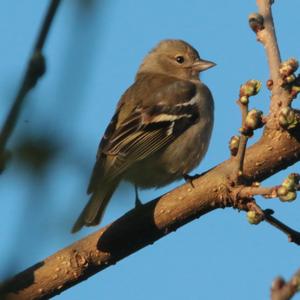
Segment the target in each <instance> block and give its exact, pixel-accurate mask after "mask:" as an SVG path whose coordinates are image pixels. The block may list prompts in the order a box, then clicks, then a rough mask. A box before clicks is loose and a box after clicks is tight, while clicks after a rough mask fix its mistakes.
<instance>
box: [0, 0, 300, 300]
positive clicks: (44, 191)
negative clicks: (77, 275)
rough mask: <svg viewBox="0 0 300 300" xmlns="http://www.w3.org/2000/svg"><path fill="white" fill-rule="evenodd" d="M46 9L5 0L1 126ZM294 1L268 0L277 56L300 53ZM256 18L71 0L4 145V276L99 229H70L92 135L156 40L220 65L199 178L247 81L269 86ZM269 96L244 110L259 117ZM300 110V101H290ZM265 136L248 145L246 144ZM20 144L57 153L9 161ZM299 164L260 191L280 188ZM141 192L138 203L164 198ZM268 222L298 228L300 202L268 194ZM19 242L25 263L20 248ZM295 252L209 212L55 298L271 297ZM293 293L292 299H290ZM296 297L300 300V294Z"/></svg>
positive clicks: (206, 5)
mask: <svg viewBox="0 0 300 300" xmlns="http://www.w3.org/2000/svg"><path fill="white" fill-rule="evenodd" d="M47 4H48V1H34V0H27V1H17V0H9V1H8V0H6V1H2V3H1V9H0V32H1V38H2V43H1V46H0V57H1V58H2V59H1V68H0V107H1V110H0V122H1V123H0V124H2V123H3V120H4V118H5V116H6V114H7V111H8V109H9V107H10V105H11V103H12V99H13V97H14V95H15V93H16V90H17V88H18V85H19V83H20V79H21V77H22V74H23V72H24V68H25V65H26V62H27V59H28V57H29V53H30V51H31V49H32V47H33V42H34V40H35V37H36V35H37V32H38V28H39V25H40V22H41V20H42V18H43V15H44V13H45V10H46V7H47ZM299 9H300V2H299V0H289V1H275V5H274V18H275V21H276V27H277V34H278V40H279V43H280V49H281V54H282V58H283V59H287V58H289V57H292V56H293V57H297V58H300V39H299V38H298V37H299V30H298V28H299ZM254 11H256V5H255V0H248V1H234V0H231V1H229V0H223V1H203V0H200V1H199V0H198V1H196V0H189V1H186V2H184V1H179V0H172V1H169V0H166V1H158V0H154V1H134V0H127V1H121V0H118V1H117V0H116V1H107V0H106V1H100V0H98V1H97V0H65V1H62V5H61V7H60V9H59V11H58V14H57V16H56V18H55V22H54V24H53V27H52V28H51V32H50V34H49V37H48V40H47V44H46V48H45V55H46V58H47V73H46V75H45V76H44V77H43V79H42V80H41V81H40V82H39V84H38V86H37V87H36V88H35V89H34V91H32V92H31V93H30V95H29V96H28V98H27V99H26V104H25V106H24V109H23V111H22V114H21V116H20V119H19V122H18V125H17V127H16V130H15V132H14V134H13V136H12V138H11V140H10V142H9V145H8V148H9V149H10V150H11V151H12V153H13V154H14V155H13V158H12V159H11V161H10V163H9V165H8V167H7V169H6V171H5V172H4V173H3V174H2V175H1V177H0V195H1V196H0V197H1V200H2V201H1V203H2V206H1V211H0V219H1V225H0V236H1V247H0V266H1V267H0V279H3V278H5V277H6V276H8V275H12V274H14V273H16V272H18V271H21V270H22V269H24V268H26V267H28V266H30V265H32V264H34V263H36V262H37V261H39V260H41V259H43V258H45V257H47V256H49V255H50V254H52V253H54V252H55V251H57V250H59V249H60V248H62V247H65V246H67V245H69V244H70V243H72V242H74V241H75V240H77V239H79V238H80V237H83V236H85V235H87V234H88V233H89V232H93V231H94V230H96V229H87V230H84V231H82V232H80V234H78V235H71V234H70V233H69V230H70V228H71V226H72V224H73V222H74V220H75V218H76V217H77V215H78V214H79V212H80V210H81V208H82V207H83V205H84V203H85V202H86V201H87V196H86V195H85V190H86V186H87V183H88V180H89V176H90V172H91V169H92V166H93V163H94V160H95V154H96V150H97V146H98V142H99V139H100V137H101V136H102V134H103V131H104V130H105V127H106V125H107V123H108V122H109V120H110V118H111V116H112V114H113V111H114V108H115V105H116V103H117V101H118V100H119V98H120V96H121V95H122V93H123V92H124V90H125V89H126V88H127V87H128V86H129V85H130V84H131V83H132V82H133V79H134V76H135V73H136V70H137V68H138V66H139V64H140V62H141V60H142V59H143V57H144V56H145V55H146V54H147V53H148V51H149V50H150V49H151V48H153V47H154V46H155V45H156V44H157V43H158V42H159V41H160V40H161V39H165V38H179V39H183V40H186V41H187V42H189V43H191V44H192V45H193V46H194V47H195V48H196V49H198V50H199V52H200V55H201V56H202V57H203V58H205V59H208V60H212V61H214V62H216V63H217V66H216V67H215V68H213V69H211V70H209V71H207V72H206V73H205V74H203V76H202V79H203V81H204V82H205V83H206V84H207V85H208V86H209V87H210V89H211V90H212V92H213V95H214V99H215V107H216V109H215V117H216V121H215V127H214V131H213V136H212V141H211V145H210V148H209V151H208V153H207V155H206V157H205V159H204V161H203V162H202V163H201V165H200V166H199V167H198V168H197V169H196V170H195V172H199V173H201V172H203V171H205V170H207V169H209V168H211V167H212V166H214V165H216V164H218V163H220V162H222V161H223V160H225V159H227V158H228V156H229V152H228V146H227V145H228V140H229V138H230V137H231V136H232V135H234V134H236V133H237V130H238V128H239V127H240V113H239V109H238V107H237V105H236V104H235V100H236V98H237V96H238V91H239V86H240V84H241V83H243V82H245V81H246V80H248V79H259V80H262V81H263V82H265V81H266V80H267V79H268V68H267V62H266V58H265V55H264V50H263V47H262V46H261V45H260V44H259V43H257V42H256V40H255V35H254V34H253V32H252V31H251V30H250V29H249V28H248V23H247V17H248V15H249V14H250V13H252V12H254ZM268 104H269V98H268V92H267V91H266V89H263V91H262V92H261V93H260V94H259V95H258V96H256V97H255V98H254V99H253V100H252V101H251V105H252V106H255V107H256V108H259V109H262V110H263V111H265V112H266V111H267V109H268ZM295 106H297V107H298V108H299V106H300V105H299V100H296V101H295ZM259 134H260V132H257V133H256V137H254V138H253V139H252V141H251V143H252V142H254V141H255V140H256V138H257V137H258V136H259ZM28 136H31V137H34V138H35V139H38V140H39V141H42V143H45V144H47V143H48V142H49V143H50V142H51V143H52V144H53V145H54V146H53V147H54V149H57V152H55V153H57V155H54V157H53V159H51V161H50V163H49V164H48V165H47V167H45V168H44V169H42V170H39V172H34V171H33V170H32V169H31V168H29V167H28V164H27V165H26V164H25V163H24V162H23V163H22V160H21V159H20V158H19V157H18V155H17V154H16V153H17V151H16V149H18V147H19V145H20V143H21V142H22V141H23V140H24V139H25V140H26V138H27V139H28ZM299 166H300V164H299V163H298V164H297V165H295V166H293V167H291V168H289V169H288V170H285V171H283V172H280V173H279V174H277V175H276V176H273V177H272V178H271V179H269V180H267V181H266V182H265V183H264V184H266V185H275V184H278V183H280V182H281V181H282V179H283V178H284V177H285V176H286V175H287V174H288V173H290V172H296V171H298V172H299ZM178 184H180V182H179V183H174V184H172V185H171V186H168V187H165V188H163V189H160V190H148V191H142V192H141V198H142V200H143V201H148V200H151V199H153V198H154V197H156V196H158V195H160V194H162V193H164V192H166V191H168V190H170V189H171V188H173V187H175V186H176V185H178ZM259 203H260V204H261V205H262V206H263V207H268V208H272V209H274V210H275V211H276V216H277V217H278V218H280V219H281V220H283V221H285V222H287V223H288V224H289V225H291V226H292V227H294V228H296V229H297V228H298V229H299V227H300V226H299V211H300V205H299V203H298V202H297V201H295V202H294V203H290V204H283V203H279V201H277V200H262V199H259ZM133 204H134V190H133V188H132V187H131V186H130V185H129V184H122V185H121V186H120V187H119V189H118V190H117V191H116V193H115V194H114V197H113V199H112V201H111V203H110V205H109V208H108V210H107V212H106V215H105V217H104V220H103V224H104V223H108V222H111V221H113V220H114V219H116V218H117V217H119V216H121V215H122V214H123V213H125V212H126V211H128V210H129V209H131V208H132V207H133ZM20 247H22V252H21V255H20V252H19V249H20ZM299 267H300V265H299V248H298V247H297V246H295V245H293V244H290V243H288V241H287V238H286V237H285V236H284V235H282V234H281V233H280V232H278V231H276V230H275V229H274V228H272V227H270V226H269V225H268V224H260V225H258V226H251V225H249V224H248V222H247V221H246V217H245V214H244V213H238V212H237V211H234V210H232V209H226V210H218V211H214V212H212V213H210V214H208V215H206V216H204V217H202V218H200V219H198V220H196V221H194V222H192V223H190V224H187V225H186V226H184V227H183V228H181V229H179V230H177V231H176V233H172V234H170V235H169V236H167V237H165V238H163V239H162V240H160V241H158V242H156V243H155V244H154V245H152V246H148V247H146V248H144V249H142V250H141V251H139V252H138V253H135V254H134V255H132V256H130V257H128V258H126V259H124V260H123V261H121V262H119V263H118V264H116V265H115V266H113V267H111V268H108V269H107V270H105V271H103V272H100V273H99V274H97V275H95V276H93V277H92V278H90V279H88V280H86V281H85V282H83V283H81V284H79V285H77V286H75V287H73V288H71V289H70V290H68V291H66V292H64V293H63V294H61V295H60V296H58V297H57V299H94V298H95V297H96V296H95V295H97V297H99V298H101V299H112V300H114V299H120V298H122V299H131V300H135V299H136V300H138V299H143V300H150V299H173V300H179V299H188V300H194V299H195V300H196V299H246V300H247V299H249V300H250V299H267V298H268V296H269V288H270V285H271V282H272V280H273V279H274V278H275V277H276V276H277V275H283V276H285V277H287V278H289V277H290V276H291V275H292V274H293V273H294V272H295V271H296V270H297V269H298V268H299ZM295 299H297V297H295ZM298 299H300V297H299V296H298Z"/></svg>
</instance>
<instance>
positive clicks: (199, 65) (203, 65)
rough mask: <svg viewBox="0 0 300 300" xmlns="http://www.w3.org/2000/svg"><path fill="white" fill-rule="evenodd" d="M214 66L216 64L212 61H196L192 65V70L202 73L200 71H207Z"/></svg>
mask: <svg viewBox="0 0 300 300" xmlns="http://www.w3.org/2000/svg"><path fill="white" fill-rule="evenodd" d="M215 65H216V64H215V63H214V62H212V61H208V60H204V59H198V60H196V61H195V62H194V63H193V64H192V69H193V70H196V71H198V72H202V71H205V70H207V69H210V68H212V67H214V66H215Z"/></svg>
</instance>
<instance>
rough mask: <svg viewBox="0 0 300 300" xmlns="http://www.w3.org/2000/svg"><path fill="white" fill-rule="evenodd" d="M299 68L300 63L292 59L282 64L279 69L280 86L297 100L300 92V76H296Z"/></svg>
mask: <svg viewBox="0 0 300 300" xmlns="http://www.w3.org/2000/svg"><path fill="white" fill-rule="evenodd" d="M298 67H299V63H298V61H297V60H296V59H295V58H290V59H288V60H286V61H284V62H282V63H281V64H280V67H279V74H280V77H281V82H280V85H281V86H282V87H284V88H286V89H288V90H289V91H290V93H291V95H292V97H293V98H296V96H297V95H298V93H299V92H300V76H299V75H298V76H296V75H295V72H296V71H297V69H298Z"/></svg>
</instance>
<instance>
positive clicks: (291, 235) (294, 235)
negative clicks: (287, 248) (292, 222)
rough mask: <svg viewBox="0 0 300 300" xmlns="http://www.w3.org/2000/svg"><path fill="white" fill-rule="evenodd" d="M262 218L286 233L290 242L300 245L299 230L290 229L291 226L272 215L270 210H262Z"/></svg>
mask: <svg viewBox="0 0 300 300" xmlns="http://www.w3.org/2000/svg"><path fill="white" fill-rule="evenodd" d="M264 218H265V220H266V222H268V223H269V224H271V225H272V226H274V227H276V228H277V229H279V230H280V231H281V232H283V233H284V234H286V235H287V236H288V239H289V241H290V242H292V243H295V244H297V245H300V232H298V231H296V230H294V229H292V228H291V227H289V226H287V225H285V224H284V223H282V222H281V221H279V220H278V219H276V218H275V217H273V216H272V215H271V213H270V210H265V211H264Z"/></svg>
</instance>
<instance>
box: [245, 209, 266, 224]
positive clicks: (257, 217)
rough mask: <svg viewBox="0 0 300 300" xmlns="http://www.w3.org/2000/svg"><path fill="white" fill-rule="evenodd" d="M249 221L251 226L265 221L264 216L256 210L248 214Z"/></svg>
mask: <svg viewBox="0 0 300 300" xmlns="http://www.w3.org/2000/svg"><path fill="white" fill-rule="evenodd" d="M247 220H248V222H249V223H250V224H253V225H257V224H259V223H260V222H261V221H262V220H263V216H262V215H261V214H259V213H257V212H256V211H254V210H249V211H248V212H247Z"/></svg>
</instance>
